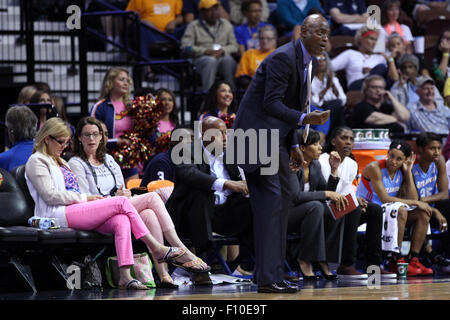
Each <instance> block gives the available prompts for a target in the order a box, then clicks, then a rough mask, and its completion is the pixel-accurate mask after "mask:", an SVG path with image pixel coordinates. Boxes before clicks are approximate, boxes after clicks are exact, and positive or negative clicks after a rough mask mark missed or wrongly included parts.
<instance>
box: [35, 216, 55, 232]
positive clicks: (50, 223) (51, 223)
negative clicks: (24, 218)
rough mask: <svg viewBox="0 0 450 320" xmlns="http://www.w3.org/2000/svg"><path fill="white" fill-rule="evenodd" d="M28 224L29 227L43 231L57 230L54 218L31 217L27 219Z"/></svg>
mask: <svg viewBox="0 0 450 320" xmlns="http://www.w3.org/2000/svg"><path fill="white" fill-rule="evenodd" d="M28 224H29V225H30V227H33V228H39V229H43V230H47V229H58V228H59V223H58V219H56V218H43V217H31V218H30V219H28Z"/></svg>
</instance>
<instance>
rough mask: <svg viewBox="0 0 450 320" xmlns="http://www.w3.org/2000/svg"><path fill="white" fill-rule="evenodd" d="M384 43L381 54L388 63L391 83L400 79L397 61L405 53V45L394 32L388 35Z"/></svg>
mask: <svg viewBox="0 0 450 320" xmlns="http://www.w3.org/2000/svg"><path fill="white" fill-rule="evenodd" d="M386 43H387V46H386V52H382V53H381V55H383V56H384V58H385V59H386V61H387V63H388V76H389V78H388V79H389V82H390V83H393V82H395V81H397V80H399V79H400V75H399V71H398V69H399V67H398V64H399V62H398V61H399V59H400V57H401V56H403V55H404V54H405V53H406V47H405V42H404V41H403V39H402V37H401V36H400V35H399V34H398V33H396V32H394V33H392V34H391V35H389V36H388V38H387V41H386Z"/></svg>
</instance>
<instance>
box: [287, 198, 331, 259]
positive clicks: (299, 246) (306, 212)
mask: <svg viewBox="0 0 450 320" xmlns="http://www.w3.org/2000/svg"><path fill="white" fill-rule="evenodd" d="M324 213H325V210H324V206H323V203H322V202H320V201H308V202H305V203H301V204H299V205H297V206H295V207H292V208H290V209H289V219H288V232H289V233H298V234H299V235H300V239H299V240H298V241H296V242H295V243H292V244H288V252H289V253H290V256H293V257H295V258H296V259H299V260H304V261H309V262H315V261H326V252H325V231H324Z"/></svg>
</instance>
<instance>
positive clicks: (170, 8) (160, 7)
mask: <svg viewBox="0 0 450 320" xmlns="http://www.w3.org/2000/svg"><path fill="white" fill-rule="evenodd" d="M182 8H183V1H182V0H160V1H153V0H146V1H139V0H130V1H129V2H128V5H127V8H126V10H127V11H135V12H137V13H138V14H139V16H140V18H141V21H142V22H144V23H146V24H147V25H149V26H151V27H154V28H156V29H158V30H159V31H161V32H167V33H174V31H175V28H176V27H178V26H179V25H181V24H182V23H183V16H182V15H181V10H182ZM142 31H143V29H141V32H142ZM143 40H144V39H143ZM144 43H145V42H143V43H142V44H144ZM146 50H147V52H148V48H147V49H146Z"/></svg>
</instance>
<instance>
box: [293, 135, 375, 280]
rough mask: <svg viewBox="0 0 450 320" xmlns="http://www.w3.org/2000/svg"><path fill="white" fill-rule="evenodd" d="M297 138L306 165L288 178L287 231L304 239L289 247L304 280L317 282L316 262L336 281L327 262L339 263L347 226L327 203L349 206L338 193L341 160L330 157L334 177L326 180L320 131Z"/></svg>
mask: <svg viewBox="0 0 450 320" xmlns="http://www.w3.org/2000/svg"><path fill="white" fill-rule="evenodd" d="M298 138H299V141H300V149H301V150H302V152H303V157H304V159H305V162H306V163H305V164H304V165H303V168H301V169H300V170H299V171H298V172H297V173H296V174H294V173H292V174H291V175H290V177H289V179H290V181H289V183H290V186H291V190H292V198H291V207H290V209H289V220H288V232H299V233H300V236H301V240H300V241H299V242H298V243H295V244H292V245H290V247H289V251H290V252H291V254H292V255H293V256H294V257H295V258H296V259H297V261H298V264H299V266H300V271H301V272H302V274H303V279H304V280H315V279H317V277H316V276H315V275H314V273H313V265H312V264H313V263H314V264H316V263H317V267H318V268H319V269H320V270H321V272H322V275H323V276H324V277H325V279H327V280H336V279H337V278H338V277H337V276H336V275H334V274H333V273H331V271H330V269H329V267H328V263H327V262H326V261H331V262H339V258H340V252H341V250H342V230H343V227H344V224H343V219H338V220H335V219H334V218H333V215H332V213H331V210H330V208H329V207H328V205H327V203H326V201H327V200H331V201H332V202H334V203H336V205H337V207H338V208H345V207H346V206H347V205H348V202H347V199H346V198H345V197H344V196H343V195H341V194H339V193H338V192H335V190H336V186H337V184H338V182H339V179H338V178H337V175H336V173H337V168H338V165H339V161H338V159H337V158H335V157H334V155H333V156H332V157H331V158H330V166H331V168H332V174H331V175H329V177H328V181H326V180H325V178H324V177H323V176H322V172H321V166H320V163H319V161H318V159H319V156H320V154H321V152H322V146H321V144H320V135H319V132H318V131H316V130H313V129H310V131H309V134H308V138H307V139H306V141H303V130H301V131H299V132H298ZM366 278H367V276H366Z"/></svg>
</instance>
